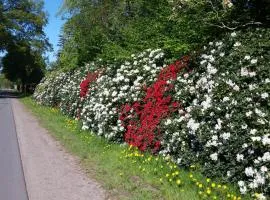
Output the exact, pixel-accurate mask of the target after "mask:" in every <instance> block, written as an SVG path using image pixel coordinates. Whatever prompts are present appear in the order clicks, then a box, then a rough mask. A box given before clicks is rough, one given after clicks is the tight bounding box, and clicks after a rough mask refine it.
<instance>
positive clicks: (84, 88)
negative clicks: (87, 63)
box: [80, 71, 100, 97]
mask: <svg viewBox="0 0 270 200" xmlns="http://www.w3.org/2000/svg"><path fill="white" fill-rule="evenodd" d="M99 75H100V72H99V71H96V72H89V73H88V74H87V77H86V79H85V80H83V81H82V82H81V84H80V97H85V96H86V94H87V92H88V90H89V85H90V84H91V83H93V82H95V81H96V80H97V78H98V76H99Z"/></svg>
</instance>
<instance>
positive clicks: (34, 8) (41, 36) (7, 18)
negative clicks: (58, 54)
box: [0, 0, 50, 51]
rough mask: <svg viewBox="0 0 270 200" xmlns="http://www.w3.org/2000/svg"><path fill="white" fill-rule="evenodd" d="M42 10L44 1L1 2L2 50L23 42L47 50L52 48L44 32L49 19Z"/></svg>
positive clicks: (1, 0)
mask: <svg viewBox="0 0 270 200" xmlns="http://www.w3.org/2000/svg"><path fill="white" fill-rule="evenodd" d="M42 9H43V1H42V0H0V50H3V49H6V48H7V47H8V45H10V44H12V43H16V41H22V40H24V41H26V42H28V44H29V46H31V47H32V48H37V49H42V50H43V51H44V50H47V49H48V48H49V47H50V46H49V43H48V40H47V38H46V35H45V33H44V31H43V28H44V25H46V23H47V17H46V14H45V12H44V11H43V10H42Z"/></svg>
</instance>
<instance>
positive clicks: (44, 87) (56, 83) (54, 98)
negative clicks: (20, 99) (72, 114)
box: [33, 72, 68, 107]
mask: <svg viewBox="0 0 270 200" xmlns="http://www.w3.org/2000/svg"><path fill="white" fill-rule="evenodd" d="M67 74H68V73H63V72H57V73H51V74H50V75H48V76H46V77H45V78H44V79H43V80H41V83H40V84H39V85H38V86H37V88H36V90H35V93H34V95H33V97H34V98H35V99H36V100H37V101H38V102H39V103H41V104H43V105H47V106H53V107H54V106H59V103H60V101H61V95H60V89H61V88H62V87H63V84H64V83H65V81H66V78H67V77H68V76H67Z"/></svg>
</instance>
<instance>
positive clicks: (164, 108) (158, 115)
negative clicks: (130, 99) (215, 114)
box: [120, 57, 189, 153]
mask: <svg viewBox="0 0 270 200" xmlns="http://www.w3.org/2000/svg"><path fill="white" fill-rule="evenodd" d="M188 61H189V57H184V58H182V59H181V60H180V61H176V62H175V63H174V64H171V65H169V66H167V67H166V68H164V69H163V70H162V71H161V72H160V74H159V76H158V80H157V81H156V82H155V83H154V84H152V85H151V86H150V87H148V88H146V96H145V97H144V99H142V100H141V101H140V102H135V103H133V105H129V104H126V105H124V106H123V108H122V112H121V116H120V120H121V121H122V125H123V126H124V127H125V128H126V130H127V131H126V133H125V135H124V138H125V141H126V142H127V143H129V144H130V145H132V146H136V147H138V148H139V149H140V150H141V151H145V150H151V151H152V153H156V152H157V151H158V150H159V148H160V138H161V133H160V129H159V124H160V122H161V120H162V119H164V118H166V117H168V116H169V115H170V114H171V113H173V112H175V111H176V110H178V109H179V107H180V106H181V105H180V103H179V102H173V101H172V98H171V96H170V95H169V92H171V91H172V90H173V89H174V85H173V84H170V83H168V81H170V80H175V79H176V78H177V74H178V72H179V71H180V70H181V69H182V68H184V67H186V66H187V64H188Z"/></svg>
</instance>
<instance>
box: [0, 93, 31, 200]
mask: <svg viewBox="0 0 270 200" xmlns="http://www.w3.org/2000/svg"><path fill="white" fill-rule="evenodd" d="M9 95H10V93H9V92H4V91H0V199H1V200H28V195H27V190H26V185H25V179H24V174H23V169H22V162H21V156H20V150H19V146H18V140H17V134H16V128H15V123H14V118H13V112H12V105H11V100H10V98H9V97H12V96H9Z"/></svg>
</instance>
